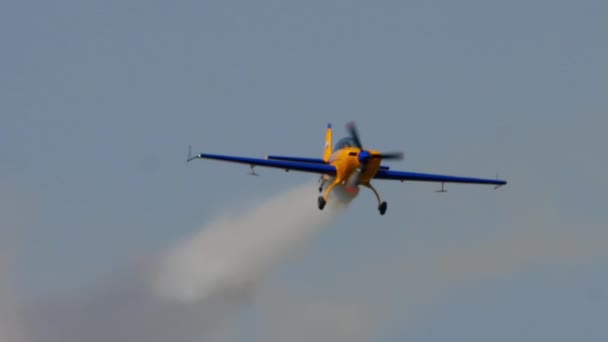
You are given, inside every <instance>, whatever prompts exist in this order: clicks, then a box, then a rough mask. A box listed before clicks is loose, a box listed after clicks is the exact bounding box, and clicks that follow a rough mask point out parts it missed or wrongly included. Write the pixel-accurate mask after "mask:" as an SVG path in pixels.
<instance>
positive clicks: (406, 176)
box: [374, 170, 507, 186]
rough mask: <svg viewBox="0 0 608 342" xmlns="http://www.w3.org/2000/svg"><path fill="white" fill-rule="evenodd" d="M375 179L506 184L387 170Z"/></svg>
mask: <svg viewBox="0 0 608 342" xmlns="http://www.w3.org/2000/svg"><path fill="white" fill-rule="evenodd" d="M374 178H377V179H393V180H400V181H414V182H438V183H465V184H489V185H496V186H503V185H505V184H507V181H504V180H500V179H484V178H469V177H456V176H446V175H434V174H430V173H417V172H407V171H389V170H378V172H377V173H376V176H374Z"/></svg>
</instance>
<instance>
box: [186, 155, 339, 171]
mask: <svg viewBox="0 0 608 342" xmlns="http://www.w3.org/2000/svg"><path fill="white" fill-rule="evenodd" d="M196 158H203V159H214V160H221V161H226V162H233V163H241V164H247V165H251V166H264V167H274V168H277V169H283V170H286V171H289V170H295V171H302V172H312V173H320V174H325V175H335V174H336V168H335V167H334V166H332V165H329V164H325V163H323V164H319V163H310V162H299V161H287V160H269V159H259V158H247V157H235V156H226V155H221V154H207V153H201V154H198V155H196V156H195V157H193V158H189V159H188V160H192V159H196ZM293 159H298V158H293Z"/></svg>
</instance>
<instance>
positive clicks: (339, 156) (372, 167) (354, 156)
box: [329, 147, 381, 184]
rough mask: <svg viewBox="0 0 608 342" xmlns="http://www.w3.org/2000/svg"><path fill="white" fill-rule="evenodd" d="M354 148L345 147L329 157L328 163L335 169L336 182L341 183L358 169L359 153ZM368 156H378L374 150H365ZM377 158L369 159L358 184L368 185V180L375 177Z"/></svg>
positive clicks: (378, 164) (359, 165)
mask: <svg viewBox="0 0 608 342" xmlns="http://www.w3.org/2000/svg"><path fill="white" fill-rule="evenodd" d="M360 151H361V150H360V149H358V148H356V147H345V148H342V149H339V150H337V151H334V152H333V153H332V154H331V156H330V157H329V163H330V164H331V165H333V166H334V167H335V168H336V181H337V182H339V183H343V182H345V181H346V180H348V179H349V178H350V176H351V175H352V174H353V173H354V172H355V171H356V170H357V169H358V168H360V167H362V165H361V162H360V161H359V152H360ZM367 151H368V152H369V153H370V154H372V155H374V154H379V153H380V152H378V151H376V150H367ZM380 162H381V160H380V159H379V158H370V159H369V160H368V162H367V164H366V166H365V170H364V171H363V173H361V176H360V177H359V184H369V182H370V180H371V179H372V178H373V177H374V176H375V175H376V172H377V171H378V168H379V167H380Z"/></svg>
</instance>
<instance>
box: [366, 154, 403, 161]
mask: <svg viewBox="0 0 608 342" xmlns="http://www.w3.org/2000/svg"><path fill="white" fill-rule="evenodd" d="M371 157H372V158H377V159H384V160H403V152H385V153H380V154H373V155H372V156H371Z"/></svg>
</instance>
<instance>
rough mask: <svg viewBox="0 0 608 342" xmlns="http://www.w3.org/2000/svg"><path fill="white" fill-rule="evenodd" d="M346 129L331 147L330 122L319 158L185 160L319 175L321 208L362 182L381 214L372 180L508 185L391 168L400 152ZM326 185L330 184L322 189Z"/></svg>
mask: <svg viewBox="0 0 608 342" xmlns="http://www.w3.org/2000/svg"><path fill="white" fill-rule="evenodd" d="M346 129H347V131H348V133H349V135H348V136H346V137H344V138H342V139H340V140H339V141H338V142H337V143H336V145H335V146H333V148H332V134H333V133H332V126H331V124H328V125H327V130H326V133H325V149H324V151H323V158H322V159H321V158H306V157H291V156H276V155H269V156H266V159H258V158H248V157H236V156H229V155H220V154H208V153H200V154H197V155H194V156H193V155H192V148H191V147H190V150H189V153H188V158H187V162H190V161H192V160H194V159H214V160H220V161H226V162H233V163H241V164H248V165H249V167H250V168H251V172H250V173H249V174H251V175H254V176H258V174H257V173H256V172H255V170H254V167H256V166H262V167H271V168H278V169H284V170H285V171H290V170H295V171H302V172H310V173H317V174H320V175H321V177H320V186H319V192H320V193H323V190H325V192H324V193H323V194H322V195H321V196H319V198H318V199H317V205H318V207H319V209H320V210H323V208H324V207H325V204H326V203H327V200H328V198H329V194H330V193H331V192H332V190H333V189H334V188H335V187H336V186H338V185H341V184H342V185H344V186H345V188H346V190H347V191H348V192H351V193H353V194H356V193H358V191H359V186H360V185H361V186H364V187H366V188H369V189H371V190H372V191H373V193H374V195H375V196H376V199H377V200H378V211H379V212H380V215H384V213H385V212H386V208H387V203H386V202H384V201H382V200H381V198H380V195H379V194H378V191H376V189H375V188H374V187H373V186H372V184H371V180H372V179H387V180H399V181H401V182H404V181H415V182H436V183H441V189H440V190H437V192H446V191H447V190H445V188H444V184H445V183H465V184H486V185H494V187H495V189H497V188H499V187H501V186H503V185H505V184H507V182H506V181H504V180H499V179H484V178H470V177H458V176H447V175H438V174H429V173H417V172H408V171H393V170H390V168H389V167H388V166H386V165H381V162H382V161H383V160H403V153H402V152H386V153H381V152H379V151H377V150H373V149H368V148H364V147H363V144H362V143H361V139H360V136H359V131H358V130H357V126H356V125H355V123H354V122H350V123H348V124H347V125H346ZM497 178H498V177H497ZM328 184H329V186H327V187H326V188H325V186H326V185H328Z"/></svg>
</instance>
